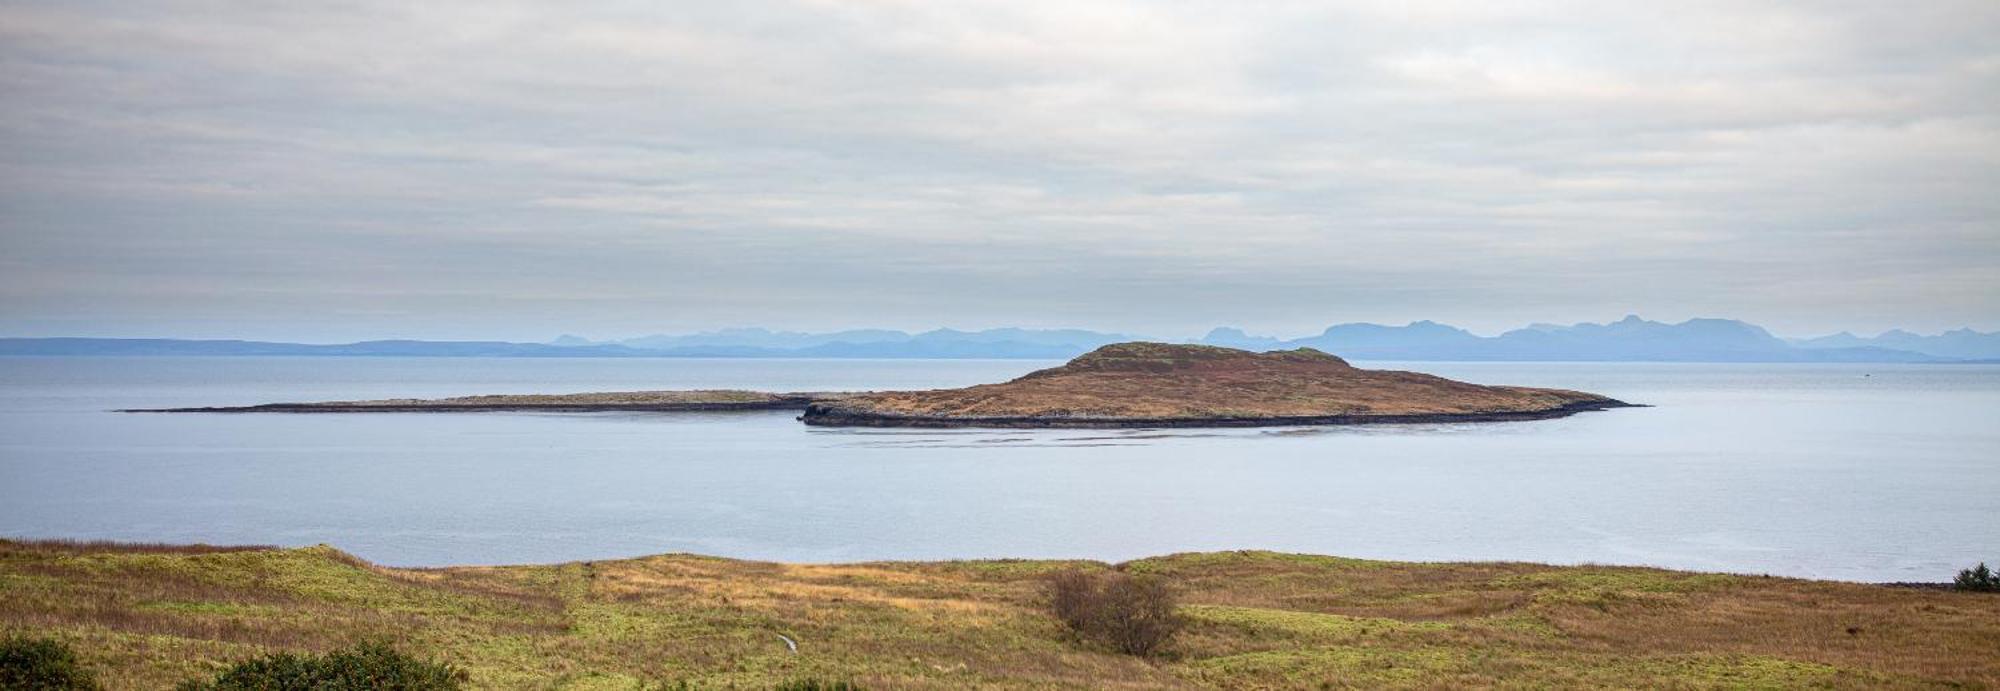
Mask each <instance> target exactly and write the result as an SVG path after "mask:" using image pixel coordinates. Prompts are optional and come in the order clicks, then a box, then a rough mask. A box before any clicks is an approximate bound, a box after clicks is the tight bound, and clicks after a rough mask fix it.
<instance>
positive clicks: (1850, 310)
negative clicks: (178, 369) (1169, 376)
mask: <svg viewBox="0 0 2000 691" xmlns="http://www.w3.org/2000/svg"><path fill="white" fill-rule="evenodd" d="M1996 36H2000V3H1995V2H1992V1H1991V0H1972V1H1968V2H1924V1H1919V2H1911V3H1890V2H1880V1H1870V2H1853V3H1845V2H1820V1H1814V2H1790V3H1785V2H1781V3H1760V2H1747V1H1743V0H1728V1H1723V2H1713V3H1706V2H1668V3H1660V2H1645V3H1610V2H1598V1H1588V2H1576V3H1561V2H1555V3H1531V2H1507V3H1492V2H1484V1H1476V2H1464V3H1456V2H1411V1H1408V0H1395V1H1389V2H1380V3H1288V2H1270V3H1254V2H1252V3H1246V2H1217V3H1181V2H1138V1H1135V2H1095V1H1090V0H1061V1H1060V2H1022V1H1020V0H1005V1H999V2H949V3H939V2H924V1H916V0H912V1H909V2H869V1H860V0H851V1H841V2H813V1H802V2H683V3H664V2H629V3H622V2H621V3H540V2H538V3H512V2H504V1H495V0H480V1H478V2H465V3H453V2H421V3H416V2H409V1H408V0H383V1H379V2H378V1H375V0H357V1H350V2H338V3H288V2H278V3H265V2H237V3H229V2H130V1H115V2H94V1H88V0H61V1H59V2H48V3H34V2H25V3H24V2H14V1H12V0H7V1H4V2H0V96H3V97H4V101H0V335H58V334H62V335H127V336H141V335H147V336H206V337H253V338H271V339H287V340H348V339H359V338H374V337H423V338H507V339H524V340H525V339H532V340H542V339H546V338H549V337H552V336H554V335H555V334H557V333H563V332H571V333H578V334H583V335H587V336H593V337H613V336H632V335H640V334H645V333H654V332H662V331H666V332H672V331H684V330H693V329H704V328H714V327H723V326H738V325H762V326H769V327H784V328H796V329H828V328H841V327H858V326H881V327H892V328H912V329H914V328H930V327H935V326H954V327H959V328H980V327H987V326H999V325H1020V326H1077V327H1085V328H1096V329H1103V330H1122V331H1127V332H1137V333H1144V334H1151V335H1160V336H1181V335H1194V334H1198V333H1200V332H1202V331H1205V330H1206V329H1207V328H1208V327H1211V326H1216V325H1237V326H1242V327H1246V328H1248V329H1250V330H1252V331H1253V332H1264V333H1273V334H1278V335H1288V336H1289V335H1301V334H1305V333H1312V332H1317V331H1318V330H1319V329H1320V328H1323V327H1324V326H1326V325H1327V324H1330V323H1334V322H1343V321H1382V322H1393V323H1402V322H1407V321H1410V320H1415V319H1434V320H1438V321H1444V322H1448V323H1453V324H1458V325H1461V326H1465V327H1468V328H1472V329H1473V330H1475V331H1479V332H1482V333H1493V332H1497V331H1499V330H1501V329H1504V328H1508V327H1513V326H1518V325H1521V324H1525V323H1527V322H1531V321H1543V322H1573V321H1583V320H1590V321H1607V320H1611V319H1616V318H1618V317H1621V316H1623V315H1625V314H1626V313H1630V312H1637V313H1639V314H1642V315H1645V316H1648V317H1651V318H1656V319H1663V320H1673V321H1678V320H1680V319H1684V318H1688V317H1695V316H1719V317H1736V318H1742V319H1746V320H1749V321H1753V322H1757V323H1760V324H1764V325H1766V326H1769V327H1771V328H1772V329H1773V330H1775V331H1777V332H1779V333H1781V334H1786V335H1810V334H1818V333H1824V332H1830V331H1836V330H1841V329H1853V330H1857V331H1878V330H1881V329H1885V328H1889V327H1906V328H1913V329H1917V330H1923V331H1936V330H1939V329H1942V328H1949V327H1958V326H1972V327H1975V328H1980V329H1982V330H1993V329H2000V39H1996V38H1995V37H1996Z"/></svg>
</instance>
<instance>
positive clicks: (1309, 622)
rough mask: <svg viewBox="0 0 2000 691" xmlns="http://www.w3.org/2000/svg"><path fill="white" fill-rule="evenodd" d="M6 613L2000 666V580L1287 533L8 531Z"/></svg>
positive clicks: (1724, 668) (867, 646) (1424, 673)
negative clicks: (812, 553) (1087, 558)
mask: <svg viewBox="0 0 2000 691" xmlns="http://www.w3.org/2000/svg"><path fill="white" fill-rule="evenodd" d="M1073 569H1081V570H1083V571H1084V572H1109V571H1112V570H1117V571H1119V572H1121V573H1126V574H1141V575H1144V576H1146V577H1148V578H1152V579H1156V580H1158V581H1160V582H1163V583H1165V584H1166V585H1167V586H1168V587H1170V588H1171V589H1172V590H1173V591H1174V592H1175V593H1177V600H1178V605H1177V608H1178V611H1179V614H1180V616H1181V617H1183V618H1184V620H1185V625H1184V627H1183V628H1182V629H1181V630H1180V631H1179V633H1178V635H1177V636H1176V637H1175V638H1173V639H1172V640H1170V641H1169V642H1167V643H1166V644H1165V645H1164V646H1163V647H1162V648H1161V649H1160V650H1159V651H1158V652H1157V653H1155V654H1154V655H1153V656H1151V657H1147V658H1140V657H1135V656H1132V655H1126V654H1120V653H1119V652H1117V651H1116V650H1114V649H1111V648H1108V647H1104V646H1102V645H1099V644H1096V643H1093V642H1091V641H1088V640H1083V639H1079V638H1077V637H1076V636H1075V635H1073V634H1072V633H1071V632H1070V631H1069V630H1067V629H1065V628H1064V626H1063V625H1062V624H1061V623H1060V622H1059V621H1058V619H1057V618H1056V617H1054V616H1052V615H1051V614H1050V613H1049V610H1048V603H1047V602H1046V593H1047V590H1046V588H1045V587H1044V586H1045V584H1046V583H1048V582H1049V580H1050V579H1049V577H1048V576H1049V574H1051V573H1053V572H1057V571H1065V570H1073ZM0 629H4V631H0V633H5V634H19V635H29V636H43V637H53V638H55V639H57V640H59V641H60V642H62V643H63V644H65V645H67V646H69V647H70V648H71V649H73V650H75V651H76V654H77V657H78V658H79V660H78V661H79V663H80V664H81V665H82V666H83V667H85V668H87V669H89V670H91V671H92V672H93V673H94V674H95V675H96V676H97V677H98V678H99V679H100V680H102V682H103V683H104V685H105V686H106V688H117V689H125V688H167V687H171V686H172V685H174V684H176V683H179V682H181V681H183V680H187V679H191V678H197V677H206V676H210V675H214V674H216V673H217V671H218V670H220V669H223V668H224V666H225V665H226V664H228V663H231V662H234V661H238V660H242V659H245V658H250V657H253V656H257V655H263V654H268V653H273V652H278V651H291V652H299V653H316V652H324V651H329V650H335V649H338V648H342V647H344V646H349V645H354V644H355V643H357V642H360V641H387V642H389V643H391V644H393V645H395V646H396V647H398V648H400V649H402V650H406V651H410V652H411V653H412V654H415V655H419V656H423V657H426V658H435V659H438V660H441V661H445V662H449V663H450V664H453V665H455V666H457V667H458V668H460V669H463V670H464V671H465V672H466V674H467V679H468V681H469V684H470V686H472V687H475V688H506V689H520V688H528V689H533V688H548V689H638V688H662V687H664V688H673V687H674V686H675V685H677V684H681V683H683V682H685V683H686V686H685V687H683V688H745V689H752V688H771V687H772V686H774V685H776V684H781V683H786V682H788V681H793V680H798V679H829V680H839V681H844V682H852V683H854V684H857V685H859V686H862V687H866V688H877V689H880V688H938V689H945V688H967V687H995V688H1022V689H1029V688H1133V689H1139V688H1210V687H1213V688H1380V687H1403V688H1412V687H1415V688H1446V687H1451V688H1463V687H1481V686H1506V687H1517V688H1549V687H1620V688H1777V687H1788V688H1797V687H1834V688H1860V687H1869V688H1876V687H1892V688H1893V687H1900V688H1936V687H1954V688H1987V687H1994V686H2000V596H1995V595H1991V594H1984V593H1965V592H1950V591H1943V590H1928V589H1915V588H1897V587H1887V586H1880V585H1866V584H1856V583H1837V582H1821V581H1806V580H1795V579H1786V578H1770V577H1755V576H1732V575H1718V574H1702V573H1686V572H1677V571H1664V570H1657V569H1645V568H1622V567H1597V566H1579V567H1555V566H1543V565H1535V564H1519V563H1450V564H1418V563H1401V562H1382V561H1363V560H1356V559H1342V558H1335V557H1320V556H1304V555H1294V554H1278V553H1270V552H1222V553H1206V554H1179V555H1173V556H1166V557H1158V558H1152V559H1141V560H1138V561H1132V562H1127V563H1124V564H1118V565H1108V564H1101V563H1095V562H1065V561H1013V560H1003V561H963V562H936V563H869V564H839V565H806V564H775V563H763V562H751V561H736V560H729V559H717V558H711V557H700V556H689V555H666V556H655V557H645V558H637V559H621V560H607V561H594V562H578V563H569V564H556V565H544V566H492V567H462V568H445V569H404V568H387V567H381V566H376V565H372V564H369V563H367V562H364V561H362V560H359V559H356V558H354V557H352V556H349V555H347V554H344V553H342V552H339V551H337V550H335V549H333V548H331V547H310V548H301V549H275V548H213V547H174V546H145V545H114V544H75V543H61V542H7V541H0ZM781 636H782V637H783V638H781ZM786 639H789V640H790V641H791V642H793V643H795V644H796V646H797V649H796V652H794V651H793V650H792V649H791V647H790V646H789V645H788V644H787V640H786Z"/></svg>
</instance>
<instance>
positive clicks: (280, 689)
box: [180, 643, 465, 691]
mask: <svg viewBox="0 0 2000 691" xmlns="http://www.w3.org/2000/svg"><path fill="white" fill-rule="evenodd" d="M464 686H465V672H463V671H461V670H459V669H458V668H456V667H453V666H451V665H448V664H442V663H437V662H429V661H425V660H418V659H416V658H412V657H410V656H408V655H404V654H403V653H401V652H398V651H397V650H396V649H395V648H392V647H390V646H389V645H388V644H385V643H363V644H361V645H357V646H354V647H352V648H347V649H343V650H336V651H333V652H331V653H327V654H326V655H322V656H313V655H293V654H291V653H273V654H270V655H266V656H264V657H260V658H256V659H251V660H245V661H243V662H239V663H237V664H236V666H234V667H231V668H229V669H227V670H224V671H223V672H222V674H219V675H216V677H215V678H214V679H210V680H208V681H199V680H197V681H189V682H186V683H183V684H181V686H180V690H181V691H363V690H368V691H375V690H378V689H379V690H382V691H456V690H457V689H460V688H463V687H464Z"/></svg>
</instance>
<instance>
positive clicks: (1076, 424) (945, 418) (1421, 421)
mask: <svg viewBox="0 0 2000 691" xmlns="http://www.w3.org/2000/svg"><path fill="white" fill-rule="evenodd" d="M1644 407H1647V406H1645V405H1641V404H1637V403H1626V402H1624V401H1619V400H1613V399H1605V400H1601V401H1577V402H1574V403H1566V404H1563V405H1560V406H1556V407H1553V408H1547V409H1543V410H1522V411H1491V412H1471V413H1421V414H1401V415H1395V414H1391V415H1368V414H1352V415H1307V416H1214V417H1140V418H1120V417H1093V416H1068V417H1063V416H1035V417H1028V416H951V415H899V414H894V413H881V412H875V411H869V410H860V409H855V408H851V407H847V406H843V405H841V404H840V403H838V402H821V401H815V402H812V403H809V404H807V405H806V408H805V412H804V413H803V414H801V415H800V416H799V421H800V422H804V423H805V424H808V425H813V426H818V427H932V428H950V427H993V428H1010V429H1032V428H1058V429H1120V428H1162V427H1170V428H1201V427H1320V426H1329V427H1330V426H1347V425H1427V424H1453V423H1474V422H1526V421H1531V420H1553V419H1556V418H1563V417H1569V416H1571V415H1575V414H1577V413H1587V412H1593V411H1599V410H1611V409H1615V408H1644Z"/></svg>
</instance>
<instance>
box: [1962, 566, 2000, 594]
mask: <svg viewBox="0 0 2000 691" xmlns="http://www.w3.org/2000/svg"><path fill="white" fill-rule="evenodd" d="M1951 587H1952V588H1953V589H1955V590H1970V591H1973V592H1976V593H2000V574H1996V573H1994V572H1993V570H1992V569H1988V568H1986V562H1983V561H1982V562H1979V565H1978V566H1974V567H1972V568H1969V569H1966V570H1964V571H1960V572H1958V578H1954V579H1952V581H1951Z"/></svg>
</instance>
